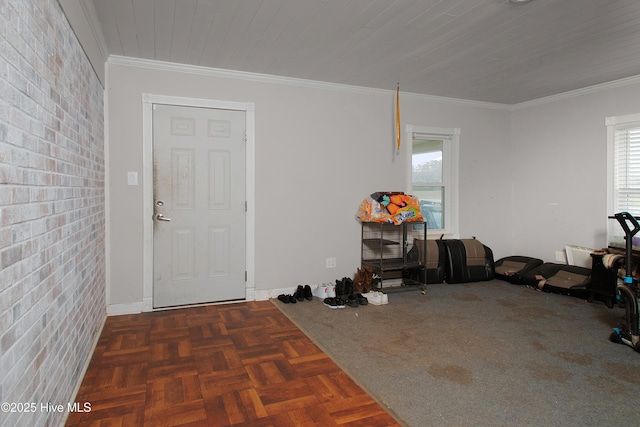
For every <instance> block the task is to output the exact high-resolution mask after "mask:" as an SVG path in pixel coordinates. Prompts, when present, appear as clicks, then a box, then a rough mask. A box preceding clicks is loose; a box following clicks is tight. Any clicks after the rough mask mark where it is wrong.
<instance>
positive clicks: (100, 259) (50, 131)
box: [0, 0, 106, 425]
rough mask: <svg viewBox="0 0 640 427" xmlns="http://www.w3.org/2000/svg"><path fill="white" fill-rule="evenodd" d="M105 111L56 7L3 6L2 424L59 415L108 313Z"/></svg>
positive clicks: (0, 0)
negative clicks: (29, 409)
mask: <svg viewBox="0 0 640 427" xmlns="http://www.w3.org/2000/svg"><path fill="white" fill-rule="evenodd" d="M103 114H104V110H103V88H102V87H101V86H100V83H99V81H98V79H97V77H96V75H95V73H94V72H93V69H92V68H91V66H90V64H89V62H88V60H87V58H86V56H85V54H84V52H83V51H82V49H81V47H80V45H79V43H78V41H77V39H76V38H75V36H74V34H73V32H72V31H71V29H70V27H69V24H68V22H67V21H66V19H65V17H64V15H63V13H62V11H61V9H60V7H59V5H58V3H57V1H56V0H0V186H1V188H0V268H1V269H0V402H16V403H18V402H21V403H25V402H29V403H36V404H37V410H36V412H35V413H11V412H9V413H7V412H0V424H2V425H57V424H58V423H59V422H60V421H61V420H62V419H63V417H64V416H65V414H64V413H57V412H47V411H43V410H42V407H41V404H43V403H44V404H46V403H52V404H60V403H62V404H64V405H65V407H66V405H67V403H68V402H70V401H73V398H74V396H73V393H74V389H75V386H76V384H77V382H78V380H79V377H80V376H81V374H82V370H83V368H84V366H85V364H86V362H87V360H88V358H90V357H91V352H92V350H93V348H92V346H93V344H94V342H95V339H96V336H97V334H98V333H99V332H100V329H101V327H102V325H103V322H104V320H105V318H106V309H105V306H106V304H105V255H104V253H105V209H104V198H105V191H104V184H105V182H104V179H105V164H104V139H103ZM3 409H4V408H3ZM17 409H19V408H17Z"/></svg>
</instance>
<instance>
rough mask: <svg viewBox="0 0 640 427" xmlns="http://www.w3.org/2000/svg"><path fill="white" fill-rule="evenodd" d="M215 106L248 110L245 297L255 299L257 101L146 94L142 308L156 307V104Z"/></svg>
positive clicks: (143, 170)
mask: <svg viewBox="0 0 640 427" xmlns="http://www.w3.org/2000/svg"><path fill="white" fill-rule="evenodd" d="M154 104H165V105H178V106H184V107H200V108H213V109H220V110H237V111H244V112H245V119H246V132H247V136H246V138H247V141H246V143H247V146H246V157H245V174H246V192H245V193H246V194H245V197H246V200H247V215H246V224H245V227H246V229H245V231H246V248H245V250H246V254H245V263H246V266H245V267H246V270H247V279H246V282H245V298H246V300H247V301H253V300H255V105H254V104H253V103H251V102H234V101H218V100H212V99H201V98H184V97H178V96H166V95H155V94H151V93H143V94H142V164H143V168H142V177H143V178H142V193H143V195H142V203H143V206H142V214H143V221H142V223H143V240H144V248H143V251H144V253H143V263H144V266H143V273H142V280H143V294H142V311H153V105H154Z"/></svg>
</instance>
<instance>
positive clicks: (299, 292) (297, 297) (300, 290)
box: [278, 285, 313, 304]
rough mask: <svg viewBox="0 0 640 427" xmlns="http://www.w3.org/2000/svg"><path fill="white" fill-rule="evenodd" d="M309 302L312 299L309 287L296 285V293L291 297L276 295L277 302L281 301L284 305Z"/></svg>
mask: <svg viewBox="0 0 640 427" xmlns="http://www.w3.org/2000/svg"><path fill="white" fill-rule="evenodd" d="M305 299H306V300H307V301H311V300H312V299H313V294H312V293H311V286H309V285H304V286H302V285H298V287H297V288H296V291H295V292H294V294H293V295H285V294H280V295H278V300H280V301H282V302H283V303H285V304H289V303H291V304H295V303H296V302H298V301H300V302H302V301H304V300H305Z"/></svg>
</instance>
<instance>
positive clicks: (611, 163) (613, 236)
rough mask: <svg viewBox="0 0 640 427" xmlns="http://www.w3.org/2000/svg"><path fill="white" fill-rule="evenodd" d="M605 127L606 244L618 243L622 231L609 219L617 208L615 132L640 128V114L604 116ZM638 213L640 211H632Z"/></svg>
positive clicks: (639, 213) (622, 234)
mask: <svg viewBox="0 0 640 427" xmlns="http://www.w3.org/2000/svg"><path fill="white" fill-rule="evenodd" d="M605 126H606V128H607V188H606V192H607V226H606V230H607V245H609V244H612V243H614V244H615V243H617V244H620V240H621V239H622V238H623V236H624V232H623V230H622V229H621V227H620V225H619V224H618V223H617V222H616V221H612V220H611V219H609V218H608V217H609V216H612V215H614V214H616V213H618V212H617V210H619V208H618V205H617V202H616V201H617V200H618V193H617V189H616V172H617V170H616V166H617V165H616V160H615V150H616V132H617V131H618V130H622V129H628V128H636V127H637V128H640V114H629V115H623V116H613V117H607V118H605ZM632 214H634V215H640V212H636V213H632Z"/></svg>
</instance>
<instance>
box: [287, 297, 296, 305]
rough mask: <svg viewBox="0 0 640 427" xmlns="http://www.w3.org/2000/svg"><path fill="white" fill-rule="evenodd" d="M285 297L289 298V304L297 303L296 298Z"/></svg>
mask: <svg viewBox="0 0 640 427" xmlns="http://www.w3.org/2000/svg"><path fill="white" fill-rule="evenodd" d="M287 296H288V297H289V302H290V303H291V304H295V303H297V302H298V300H296V297H295V296H293V295H287Z"/></svg>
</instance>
